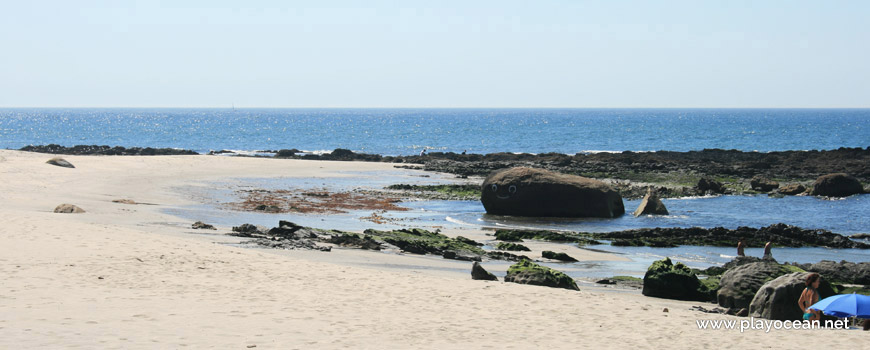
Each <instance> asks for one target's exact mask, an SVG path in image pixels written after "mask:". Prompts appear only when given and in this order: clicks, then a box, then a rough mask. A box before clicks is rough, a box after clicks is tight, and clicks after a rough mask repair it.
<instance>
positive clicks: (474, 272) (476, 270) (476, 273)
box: [471, 261, 498, 281]
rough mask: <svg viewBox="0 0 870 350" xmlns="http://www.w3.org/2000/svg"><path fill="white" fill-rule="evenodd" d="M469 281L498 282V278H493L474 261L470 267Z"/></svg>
mask: <svg viewBox="0 0 870 350" xmlns="http://www.w3.org/2000/svg"><path fill="white" fill-rule="evenodd" d="M471 279H473V280H483V281H498V277H495V275H493V274H492V273H490V272H489V271H486V269H484V268H483V266H480V263H479V262H477V261H475V262H474V264H472V265H471Z"/></svg>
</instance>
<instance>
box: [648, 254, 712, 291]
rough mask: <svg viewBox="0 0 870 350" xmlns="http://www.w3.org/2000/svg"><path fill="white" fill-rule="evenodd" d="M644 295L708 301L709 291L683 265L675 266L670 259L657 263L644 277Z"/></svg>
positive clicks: (654, 263) (653, 264) (651, 266)
mask: <svg viewBox="0 0 870 350" xmlns="http://www.w3.org/2000/svg"><path fill="white" fill-rule="evenodd" d="M642 293H643V295H646V296H650V297H659V298H665V299H677V300H698V301H708V300H710V299H711V296H710V293H709V290H708V289H707V288H706V287H704V286H703V285H702V284H701V282H700V281H699V280H698V276H697V275H695V273H694V272H692V270H691V269H690V268H689V267H687V266H686V265H683V263H676V264H674V263H673V262H671V259H670V258H664V259H663V260H659V261H655V262H653V263H652V265H650V267H649V268H648V269H647V270H646V274H645V275H644V276H643V291H642Z"/></svg>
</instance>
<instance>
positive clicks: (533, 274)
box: [504, 260, 580, 290]
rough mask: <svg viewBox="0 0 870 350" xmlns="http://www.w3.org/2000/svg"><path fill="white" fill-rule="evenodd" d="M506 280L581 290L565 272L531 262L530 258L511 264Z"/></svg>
mask: <svg viewBox="0 0 870 350" xmlns="http://www.w3.org/2000/svg"><path fill="white" fill-rule="evenodd" d="M504 281H505V282H513V283H520V284H531V285H536V286H546V287H554V288H565V289H573V290H580V288H578V287H577V283H576V282H574V279H573V278H571V277H569V276H568V275H566V274H564V273H563V272H560V271H556V270H553V269H551V268H549V267H546V266H541V265H538V264H535V263H533V262H531V261H530V260H522V261H520V262H518V263H516V264H513V265H511V267H510V268H509V269H508V272H507V275H506V276H505V277H504Z"/></svg>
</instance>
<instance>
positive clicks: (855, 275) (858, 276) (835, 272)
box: [793, 260, 870, 285]
mask: <svg viewBox="0 0 870 350" xmlns="http://www.w3.org/2000/svg"><path fill="white" fill-rule="evenodd" d="M793 266H796V267H798V268H801V269H803V270H806V271H809V272H817V273H819V274H820V275H822V277H824V279H825V280H828V281H833V282H836V283H845V284H863V285H870V262H859V263H853V262H849V261H845V260H844V261H840V262H834V261H830V260H822V261H820V262H817V263H815V264H793Z"/></svg>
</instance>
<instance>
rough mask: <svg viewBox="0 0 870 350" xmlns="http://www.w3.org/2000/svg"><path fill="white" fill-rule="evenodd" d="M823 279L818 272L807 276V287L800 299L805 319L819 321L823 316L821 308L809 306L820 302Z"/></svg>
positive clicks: (799, 303)
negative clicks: (820, 286) (815, 308)
mask: <svg viewBox="0 0 870 350" xmlns="http://www.w3.org/2000/svg"><path fill="white" fill-rule="evenodd" d="M821 281H822V276H819V274H817V273H811V274H810V275H809V276H807V287H806V288H804V291H803V292H801V297H800V299H798V306H799V307H800V308H801V311H803V313H804V320H807V321H818V320H820V319H821V318H822V315H821V312H819V310H810V309H808V307H810V306H812V305H813V304H815V303H817V302H819V291H818V288H819V283H820V282H821Z"/></svg>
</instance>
